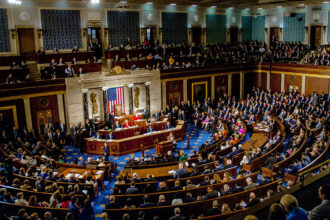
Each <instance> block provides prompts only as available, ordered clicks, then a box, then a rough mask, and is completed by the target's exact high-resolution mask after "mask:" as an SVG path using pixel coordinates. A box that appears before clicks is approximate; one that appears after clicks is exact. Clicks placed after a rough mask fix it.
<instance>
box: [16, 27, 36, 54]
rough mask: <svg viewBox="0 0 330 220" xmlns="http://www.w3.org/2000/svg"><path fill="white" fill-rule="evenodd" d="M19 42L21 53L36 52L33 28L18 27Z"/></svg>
mask: <svg viewBox="0 0 330 220" xmlns="http://www.w3.org/2000/svg"><path fill="white" fill-rule="evenodd" d="M17 34H18V44H19V52H20V54H21V55H29V54H34V52H35V41H34V40H35V39H34V29H33V28H18V29H17Z"/></svg>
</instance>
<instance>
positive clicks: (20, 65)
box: [19, 60, 27, 69]
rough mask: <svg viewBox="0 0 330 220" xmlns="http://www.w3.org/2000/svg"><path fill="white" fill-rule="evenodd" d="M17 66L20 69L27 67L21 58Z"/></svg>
mask: <svg viewBox="0 0 330 220" xmlns="http://www.w3.org/2000/svg"><path fill="white" fill-rule="evenodd" d="M19 68H20V69H25V68H27V65H26V63H25V62H24V61H23V60H22V61H21V62H20V64H19Z"/></svg>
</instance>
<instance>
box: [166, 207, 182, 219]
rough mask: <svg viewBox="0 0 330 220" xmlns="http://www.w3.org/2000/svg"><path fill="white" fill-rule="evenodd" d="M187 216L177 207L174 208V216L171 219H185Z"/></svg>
mask: <svg viewBox="0 0 330 220" xmlns="http://www.w3.org/2000/svg"><path fill="white" fill-rule="evenodd" d="M185 219H186V217H184V216H181V209H180V208H178V207H176V208H175V209H174V216H172V217H171V218H169V220H185Z"/></svg>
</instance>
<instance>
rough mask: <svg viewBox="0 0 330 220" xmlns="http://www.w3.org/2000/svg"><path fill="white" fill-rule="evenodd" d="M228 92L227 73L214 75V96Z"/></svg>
mask: <svg viewBox="0 0 330 220" xmlns="http://www.w3.org/2000/svg"><path fill="white" fill-rule="evenodd" d="M225 93H226V94H228V75H224V76H216V77H215V98H216V99H218V98H219V97H221V96H223V95H224V94H225Z"/></svg>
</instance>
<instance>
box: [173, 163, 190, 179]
mask: <svg viewBox="0 0 330 220" xmlns="http://www.w3.org/2000/svg"><path fill="white" fill-rule="evenodd" d="M185 176H187V169H185V168H184V167H183V163H179V169H178V170H176V171H175V173H174V174H173V178H174V179H180V178H183V177H185Z"/></svg>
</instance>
